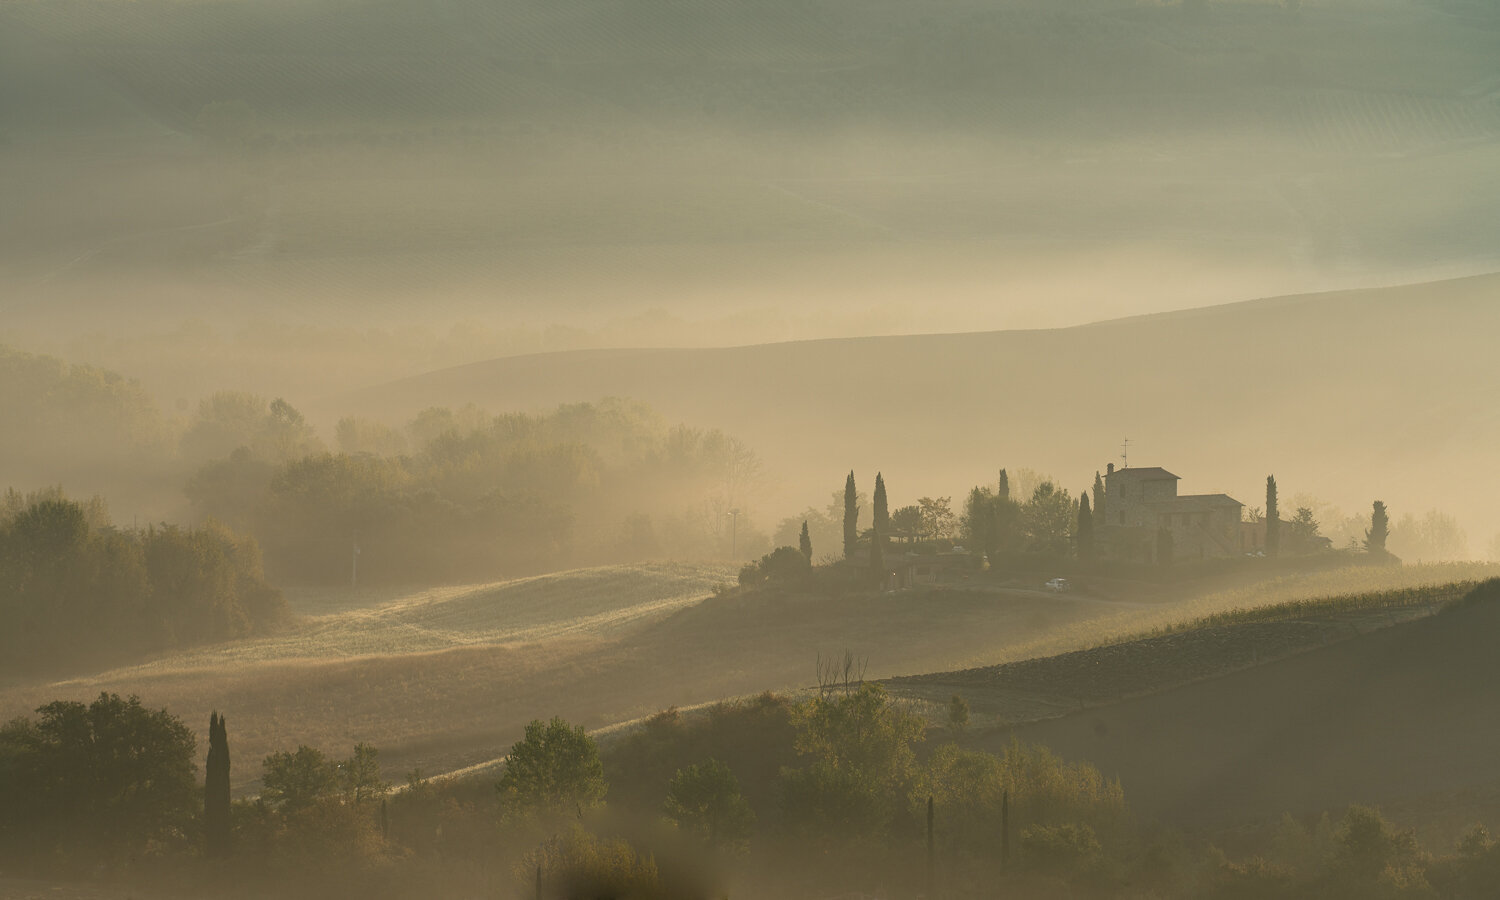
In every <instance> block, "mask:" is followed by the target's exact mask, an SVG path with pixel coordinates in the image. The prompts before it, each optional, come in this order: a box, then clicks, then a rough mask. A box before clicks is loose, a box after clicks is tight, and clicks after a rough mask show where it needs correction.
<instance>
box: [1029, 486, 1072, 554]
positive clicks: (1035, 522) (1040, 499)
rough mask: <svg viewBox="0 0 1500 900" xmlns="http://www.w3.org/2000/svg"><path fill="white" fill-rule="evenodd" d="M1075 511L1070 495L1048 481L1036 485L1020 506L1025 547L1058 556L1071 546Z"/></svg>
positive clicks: (1032, 550) (1033, 551)
mask: <svg viewBox="0 0 1500 900" xmlns="http://www.w3.org/2000/svg"><path fill="white" fill-rule="evenodd" d="M1075 518H1076V513H1075V511H1074V507H1073V498H1072V497H1070V496H1068V492H1067V491H1065V490H1058V488H1057V486H1056V485H1054V484H1053V483H1052V482H1050V481H1043V482H1042V483H1041V484H1038V485H1037V486H1036V488H1035V489H1034V490H1033V491H1032V493H1031V499H1030V500H1029V501H1027V503H1026V505H1025V506H1024V507H1022V508H1021V524H1022V529H1023V531H1024V533H1025V536H1026V549H1027V550H1029V551H1031V552H1032V553H1050V554H1055V555H1059V556H1060V555H1062V554H1065V553H1067V552H1068V551H1069V550H1070V549H1071V545H1072V537H1073V525H1074V520H1075Z"/></svg>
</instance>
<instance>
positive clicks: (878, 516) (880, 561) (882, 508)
mask: <svg viewBox="0 0 1500 900" xmlns="http://www.w3.org/2000/svg"><path fill="white" fill-rule="evenodd" d="M873 502H874V504H875V516H874V518H875V530H874V532H872V533H871V534H870V568H871V569H873V570H874V571H876V572H878V573H879V574H880V575H881V577H882V578H883V577H884V576H885V536H886V535H887V534H888V533H889V532H890V530H891V515H890V511H889V510H888V509H887V508H886V502H885V477H884V476H882V475H881V474H880V473H879V472H876V473H875V500H874V501H873Z"/></svg>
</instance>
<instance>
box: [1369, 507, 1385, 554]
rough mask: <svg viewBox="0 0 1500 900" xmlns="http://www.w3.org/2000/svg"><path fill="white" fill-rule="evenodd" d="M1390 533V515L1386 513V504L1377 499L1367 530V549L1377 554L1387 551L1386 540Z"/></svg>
mask: <svg viewBox="0 0 1500 900" xmlns="http://www.w3.org/2000/svg"><path fill="white" fill-rule="evenodd" d="M1390 535H1391V520H1390V516H1389V514H1387V513H1386V510H1385V504H1384V503H1383V502H1381V501H1379V500H1376V501H1375V507H1374V509H1372V510H1371V511H1370V527H1369V529H1368V530H1366V531H1365V550H1367V551H1369V552H1370V553H1376V554H1383V553H1385V552H1386V551H1385V542H1386V539H1387V538H1389V537H1390Z"/></svg>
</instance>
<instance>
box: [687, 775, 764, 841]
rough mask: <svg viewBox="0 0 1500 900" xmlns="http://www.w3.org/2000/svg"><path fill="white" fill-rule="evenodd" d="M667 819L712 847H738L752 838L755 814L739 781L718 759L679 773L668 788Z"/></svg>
mask: <svg viewBox="0 0 1500 900" xmlns="http://www.w3.org/2000/svg"><path fill="white" fill-rule="evenodd" d="M666 813H667V818H669V819H671V820H672V821H673V822H675V823H677V826H678V827H679V828H681V829H683V830H684V831H691V832H694V833H696V834H698V835H699V836H701V837H702V838H703V839H704V840H706V841H708V843H709V844H712V845H714V846H720V845H723V844H736V843H739V842H741V841H743V840H745V839H746V838H748V837H749V836H750V832H751V829H752V828H753V827H754V825H755V813H754V812H752V811H751V809H750V804H749V803H747V802H746V801H745V798H744V797H743V796H742V795H741V794H740V784H739V781H738V780H737V779H736V778H735V777H734V773H733V772H731V771H730V770H729V767H728V766H726V765H724V764H723V763H722V762H719V761H718V760H717V759H709V760H706V761H705V762H703V763H701V764H699V765H694V766H688V767H687V768H685V769H678V770H677V774H676V776H674V777H673V778H672V783H671V784H670V785H669V786H668V787H667V802H666Z"/></svg>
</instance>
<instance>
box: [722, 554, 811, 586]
mask: <svg viewBox="0 0 1500 900" xmlns="http://www.w3.org/2000/svg"><path fill="white" fill-rule="evenodd" d="M811 572H812V563H811V562H810V561H809V560H808V558H807V557H806V556H804V555H803V553H802V551H801V550H798V549H797V548H796V547H777V548H776V549H775V550H772V551H771V552H770V553H767V554H766V555H765V556H762V557H761V558H760V562H753V563H748V564H747V565H745V567H744V568H742V569H740V584H744V585H750V584H759V583H760V582H762V581H771V582H779V583H785V582H796V581H801V580H804V579H806V578H807V576H808V574H809V573H811Z"/></svg>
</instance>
